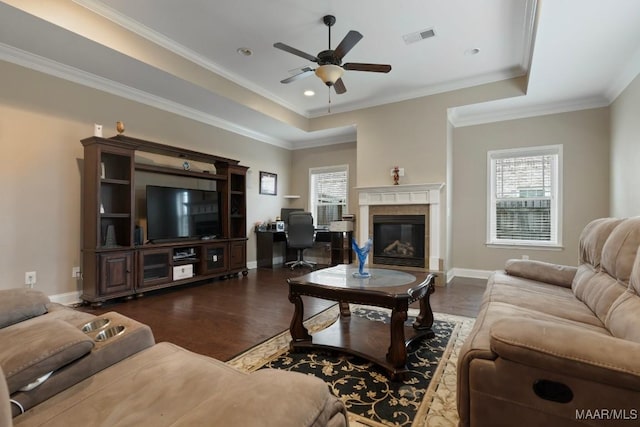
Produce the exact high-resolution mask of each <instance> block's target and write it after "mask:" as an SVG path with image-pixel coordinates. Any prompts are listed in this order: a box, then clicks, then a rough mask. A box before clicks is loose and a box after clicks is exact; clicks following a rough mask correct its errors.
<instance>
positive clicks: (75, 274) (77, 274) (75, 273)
mask: <svg viewBox="0 0 640 427" xmlns="http://www.w3.org/2000/svg"><path fill="white" fill-rule="evenodd" d="M71 277H72V278H74V279H79V278H80V267H72V268H71Z"/></svg>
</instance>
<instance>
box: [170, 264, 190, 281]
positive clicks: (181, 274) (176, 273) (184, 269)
mask: <svg viewBox="0 0 640 427" xmlns="http://www.w3.org/2000/svg"><path fill="white" fill-rule="evenodd" d="M191 277H193V264H185V265H179V266H177V267H173V280H180V279H190V278H191Z"/></svg>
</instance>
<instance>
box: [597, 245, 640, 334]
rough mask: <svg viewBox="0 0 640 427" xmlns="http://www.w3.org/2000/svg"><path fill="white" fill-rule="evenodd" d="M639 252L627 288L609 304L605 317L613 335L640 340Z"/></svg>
mask: <svg viewBox="0 0 640 427" xmlns="http://www.w3.org/2000/svg"><path fill="white" fill-rule="evenodd" d="M639 293H640V252H639V253H638V255H636V259H635V261H634V264H633V268H632V270H631V277H630V278H629V288H628V289H627V290H626V291H625V292H624V293H623V294H621V295H620V296H619V297H618V298H617V299H616V301H615V302H614V303H613V304H612V305H611V310H609V313H608V315H607V317H606V319H605V324H606V325H607V328H609V330H610V331H611V333H612V334H613V336H615V337H618V338H623V339H626V340H630V341H635V342H640V328H638V313H640V296H639V295H638V294H639Z"/></svg>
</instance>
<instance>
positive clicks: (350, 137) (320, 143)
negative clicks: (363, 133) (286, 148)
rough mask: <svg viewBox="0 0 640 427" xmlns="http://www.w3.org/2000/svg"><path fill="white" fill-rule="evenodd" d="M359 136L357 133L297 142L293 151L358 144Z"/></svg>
mask: <svg viewBox="0 0 640 427" xmlns="http://www.w3.org/2000/svg"><path fill="white" fill-rule="evenodd" d="M356 140H357V136H356V133H355V131H354V132H353V133H350V134H347V135H336V136H329V137H326V138H319V139H314V140H307V141H297V142H295V143H294V144H293V148H292V150H304V149H306V148H316V147H326V146H328V145H337V144H347V143H350V142H356Z"/></svg>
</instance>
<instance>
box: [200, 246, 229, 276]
mask: <svg viewBox="0 0 640 427" xmlns="http://www.w3.org/2000/svg"><path fill="white" fill-rule="evenodd" d="M202 250H203V253H204V274H213V273H219V272H225V271H227V265H228V263H229V257H228V256H227V244H226V243H214V244H211V245H205V246H204V247H203V249H202Z"/></svg>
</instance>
